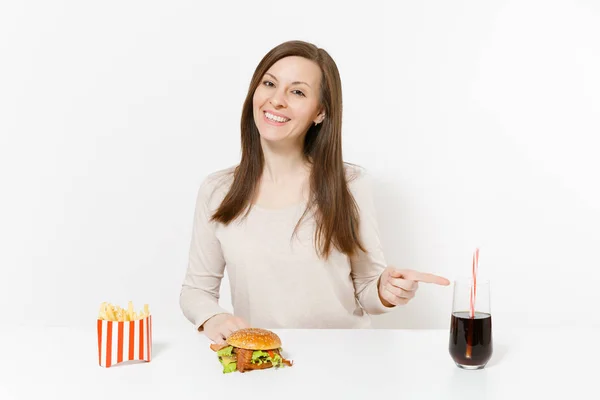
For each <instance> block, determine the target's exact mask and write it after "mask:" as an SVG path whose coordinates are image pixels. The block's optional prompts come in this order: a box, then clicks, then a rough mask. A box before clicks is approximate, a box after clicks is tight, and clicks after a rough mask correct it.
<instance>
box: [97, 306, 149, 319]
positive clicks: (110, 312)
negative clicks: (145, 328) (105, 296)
mask: <svg viewBox="0 0 600 400" xmlns="http://www.w3.org/2000/svg"><path fill="white" fill-rule="evenodd" d="M149 315H150V308H149V307H148V304H144V309H143V310H141V311H140V312H139V313H137V312H135V311H134V310H133V302H131V301H130V302H129V304H128V305H127V309H124V308H121V307H119V306H115V305H112V304H111V303H107V302H103V303H102V304H100V311H99V312H98V319H102V320H106V321H117V322H128V321H137V320H140V319H144V318H146V317H148V316H149Z"/></svg>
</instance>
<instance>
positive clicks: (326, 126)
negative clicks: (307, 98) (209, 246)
mask: <svg viewBox="0 0 600 400" xmlns="http://www.w3.org/2000/svg"><path fill="white" fill-rule="evenodd" d="M290 56H299V57H303V58H306V59H308V60H311V61H314V62H315V63H316V64H318V66H319V67H320V68H321V72H322V79H321V93H320V105H321V107H323V109H324V111H325V115H326V117H325V119H324V120H323V122H322V123H320V124H318V125H317V126H315V125H311V127H310V128H309V129H308V132H307V133H306V136H305V138H304V146H303V154H304V157H305V158H306V160H307V161H309V162H310V163H311V167H312V168H311V173H310V200H309V203H308V206H307V209H306V210H305V211H304V214H303V215H302V217H301V218H300V221H298V225H296V228H298V226H299V224H300V222H301V221H302V219H303V218H304V217H305V216H306V214H307V212H308V211H309V210H311V209H314V210H315V213H314V216H315V222H316V235H315V247H316V248H318V253H319V254H320V256H322V257H325V258H328V257H329V254H330V252H331V250H332V246H335V247H336V248H337V249H338V250H339V251H341V252H343V253H345V254H347V255H353V254H355V252H356V249H357V248H359V249H361V250H363V251H365V249H364V247H363V245H362V243H361V240H360V238H359V222H360V221H359V213H358V208H357V205H356V202H355V200H354V198H353V196H352V193H351V192H350V189H349V187H348V183H347V180H346V171H345V168H344V161H343V159H342V83H341V80H340V75H339V72H338V69H337V66H336V64H335V62H334V61H333V59H332V58H331V56H330V55H329V54H328V53H327V52H326V51H325V50H323V49H320V48H318V47H317V46H315V45H313V44H311V43H307V42H303V41H297V40H294V41H289V42H285V43H282V44H280V45H278V46H277V47H275V48H273V49H272V50H271V51H269V52H268V53H267V54H266V55H265V56H264V57H263V59H262V60H261V61H260V63H259V64H258V66H257V67H256V70H255V71H254V75H253V76H252V80H251V82H250V87H249V89H248V94H247V95H246V100H245V101H244V106H243V109H242V119H241V134H242V158H241V161H240V164H239V165H238V166H237V167H236V168H235V170H234V172H233V174H234V179H233V183H232V185H231V187H230V189H229V192H228V193H227V195H226V196H225V198H224V199H223V201H222V202H221V204H220V206H219V208H218V209H217V210H216V212H215V213H214V215H213V216H212V218H211V220H212V221H217V222H221V223H224V224H228V223H229V222H231V221H233V220H235V219H236V218H238V217H239V216H240V215H241V214H242V213H243V212H244V210H247V212H246V215H247V213H248V212H249V211H250V208H251V207H252V200H253V199H254V197H255V194H256V188H257V186H258V183H259V180H260V178H261V175H262V173H263V167H264V156H263V151H262V147H261V144H260V134H259V132H258V128H257V127H256V124H255V122H254V117H253V108H252V107H253V102H252V99H253V97H254V92H255V91H256V89H257V87H258V85H259V84H260V83H261V80H262V78H263V77H264V75H265V73H266V72H267V71H268V69H269V68H270V67H271V66H272V65H273V64H275V63H276V62H277V61H279V60H280V59H282V58H285V57H290Z"/></svg>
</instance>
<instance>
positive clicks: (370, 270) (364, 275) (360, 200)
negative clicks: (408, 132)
mask: <svg viewBox="0 0 600 400" xmlns="http://www.w3.org/2000/svg"><path fill="white" fill-rule="evenodd" d="M355 174H357V176H356V178H354V179H353V180H351V181H350V182H349V186H350V190H351V192H352V194H353V196H354V199H355V201H356V204H357V205H358V208H359V215H360V230H359V232H360V238H361V240H362V244H363V246H364V247H365V249H366V250H367V252H366V253H365V252H363V251H361V250H359V251H358V252H357V253H356V254H355V255H354V256H352V257H351V258H350V261H351V266H352V280H353V281H354V290H355V291H356V296H357V298H358V301H359V302H360V304H361V306H362V307H363V308H364V310H365V311H366V312H367V313H369V314H371V315H377V314H383V313H386V312H389V311H391V310H393V309H394V307H393V306H391V305H390V304H389V303H388V305H390V307H387V306H386V305H384V304H383V303H382V299H381V298H380V296H379V291H378V281H379V277H380V276H381V274H382V273H383V271H384V270H385V268H386V267H387V263H386V261H385V256H384V254H383V249H382V246H381V241H380V238H379V227H378V224H377V216H376V210H375V203H374V201H373V191H372V182H371V178H370V177H369V176H368V175H367V174H366V172H365V171H364V170H359V171H357V172H356V173H355ZM386 303H387V302H386Z"/></svg>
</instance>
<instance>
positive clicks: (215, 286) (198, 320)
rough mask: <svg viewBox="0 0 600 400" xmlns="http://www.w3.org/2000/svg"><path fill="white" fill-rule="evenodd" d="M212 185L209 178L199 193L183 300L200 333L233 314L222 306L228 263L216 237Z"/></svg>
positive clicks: (185, 310) (181, 295) (185, 308)
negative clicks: (221, 292)
mask: <svg viewBox="0 0 600 400" xmlns="http://www.w3.org/2000/svg"><path fill="white" fill-rule="evenodd" d="M210 182H212V180H211V177H208V178H206V179H205V180H204V182H202V184H201V186H200V189H199V190H198V195H197V200H196V208H195V212H194V220H193V230H192V239H191V244H190V250H189V262H188V267H187V271H186V274H185V279H184V281H183V285H182V287H181V292H180V296H179V304H180V307H181V310H182V311H183V314H184V315H185V317H186V318H187V319H188V320H189V321H190V322H192V324H194V326H195V328H196V329H197V330H202V324H204V322H206V320H208V319H209V318H211V317H212V316H214V315H216V314H220V313H228V312H229V311H227V310H225V309H223V308H222V307H220V306H219V303H218V301H219V290H220V286H221V280H222V278H223V273H224V270H225V261H224V257H223V253H222V251H221V244H220V243H219V240H218V239H217V238H216V236H215V226H216V225H215V223H214V222H211V221H210V216H211V214H210V210H211V207H210V203H211V198H212V196H213V193H214V188H213V185H211V184H210Z"/></svg>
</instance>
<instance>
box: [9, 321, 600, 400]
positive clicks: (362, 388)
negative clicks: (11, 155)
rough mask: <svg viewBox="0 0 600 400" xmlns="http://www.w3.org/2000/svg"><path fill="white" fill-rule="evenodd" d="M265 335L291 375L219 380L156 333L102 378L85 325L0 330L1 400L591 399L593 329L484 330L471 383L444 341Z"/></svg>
mask: <svg viewBox="0 0 600 400" xmlns="http://www.w3.org/2000/svg"><path fill="white" fill-rule="evenodd" d="M275 332H276V333H277V334H279V336H280V337H281V340H282V343H283V345H282V347H283V354H284V356H285V357H286V358H288V359H291V360H293V361H294V366H293V367H291V368H282V369H268V370H260V371H251V372H247V373H244V374H241V373H238V372H236V373H230V374H223V373H222V368H221V365H220V364H219V362H218V360H217V357H216V355H215V353H214V352H213V351H212V350H210V348H209V344H210V341H209V340H208V339H207V338H206V337H205V336H204V335H203V334H200V333H197V332H195V331H193V330H192V329H171V330H161V329H157V328H155V329H154V331H153V358H152V361H151V362H148V363H145V362H128V363H124V364H119V365H117V366H113V367H111V368H103V367H100V366H99V365H98V352H97V337H96V331H95V325H90V327H89V329H81V328H37V329H35V330H34V329H32V328H22V327H21V328H18V327H16V328H14V329H12V328H9V329H3V330H2V331H1V333H0V340H1V341H2V342H1V343H2V345H3V352H2V355H1V357H0V399H3V400H11V399H31V398H44V399H71V398H73V399H103V400H105V399H121V398H122V399H138V398H140V399H149V398H150V399H152V398H166V397H167V396H171V397H172V398H173V399H175V398H176V399H195V400H197V399H204V398H211V399H212V398H214V399H225V398H227V399H232V400H233V399H235V398H237V395H243V396H244V400H245V399H254V398H261V399H270V398H274V397H275V398H277V399H279V400H287V399H296V398H306V397H312V398H316V399H320V398H333V399H338V398H339V399H346V398H352V399H354V398H357V399H359V398H367V397H373V396H378V397H380V398H382V399H383V398H385V399H387V398H391V397H390V396H393V398H397V399H461V400H465V399H516V398H527V396H536V397H537V398H540V396H544V395H552V398H556V396H557V395H558V396H569V397H567V398H573V397H572V396H577V395H580V396H582V398H600V395H599V393H600V389H598V385H596V379H599V378H600V367H599V365H598V359H599V358H600V344H599V339H600V329H595V328H589V329H583V328H564V329H538V330H524V331H519V330H517V329H515V330H512V331H506V330H504V331H502V330H498V331H496V330H495V331H494V334H493V338H494V355H493V357H492V359H491V361H490V362H489V363H488V365H487V366H486V368H485V369H483V370H477V371H467V370H462V369H459V368H458V367H456V365H455V364H454V362H453V361H452V359H451V358H450V356H449V353H448V331H447V330H379V329H374V330H275ZM384 396H385V397H384Z"/></svg>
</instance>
